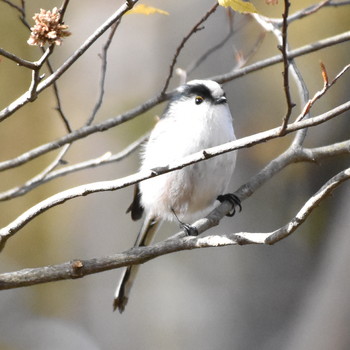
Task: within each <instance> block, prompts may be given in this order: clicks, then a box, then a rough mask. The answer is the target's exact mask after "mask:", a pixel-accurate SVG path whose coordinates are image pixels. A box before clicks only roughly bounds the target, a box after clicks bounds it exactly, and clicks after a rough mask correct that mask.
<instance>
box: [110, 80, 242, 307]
mask: <svg viewBox="0 0 350 350" xmlns="http://www.w3.org/2000/svg"><path fill="white" fill-rule="evenodd" d="M235 139H236V138H235V134H234V130H233V120H232V116H231V113H230V109H229V107H228V104H227V100H226V97H225V93H224V91H223V89H222V87H221V86H220V85H219V84H218V83H216V82H214V81H211V80H192V81H190V82H188V83H187V84H185V85H183V86H180V87H179V88H178V89H177V90H176V93H175V95H174V96H173V98H172V99H171V101H170V102H169V104H168V106H167V108H166V109H165V111H164V114H163V116H162V117H161V119H160V120H159V122H158V123H157V124H156V126H155V127H154V129H153V131H152V133H151V135H150V137H149V140H148V142H147V143H146V145H145V147H144V150H143V153H142V165H141V170H146V169H148V170H149V169H153V168H155V167H160V166H165V165H167V164H169V163H170V162H171V161H174V160H178V159H181V158H183V157H185V156H187V155H190V154H192V153H195V152H198V151H201V150H203V149H205V148H209V147H214V146H218V145H221V144H223V143H226V142H230V141H233V140H235ZM235 163H236V152H229V153H225V154H222V155H220V156H217V157H214V158H211V159H208V160H205V161H202V162H199V163H195V164H192V165H190V166H187V167H185V168H183V169H180V170H176V171H173V172H170V173H167V174H163V175H160V176H157V177H155V178H153V179H148V180H145V181H143V182H141V183H140V184H139V185H136V187H135V196H134V200H133V202H132V204H131V205H130V207H129V209H128V210H127V212H131V217H132V219H133V220H138V219H140V218H141V216H142V214H143V212H145V214H146V217H145V220H144V223H143V225H142V228H141V231H140V233H139V235H138V237H137V239H136V242H135V246H144V245H148V244H150V243H151V242H152V239H153V237H154V235H155V233H156V231H157V229H158V227H159V225H160V223H161V222H162V221H163V220H169V221H174V220H177V221H179V222H180V226H181V227H182V228H183V229H184V230H185V231H187V232H188V233H189V234H195V229H194V228H192V227H191V226H190V225H189V224H188V223H190V222H193V221H195V220H197V219H199V218H200V217H203V216H205V215H207V214H208V213H209V212H210V211H211V210H212V209H214V207H215V202H216V200H219V201H221V202H222V201H224V200H229V201H230V202H231V203H232V204H233V210H232V212H231V213H230V214H229V216H232V215H234V213H235V207H234V206H235V205H237V206H238V207H239V208H240V209H241V205H240V201H239V199H238V198H237V197H236V196H234V195H233V194H226V195H223V194H224V193H226V190H227V187H228V184H229V181H230V179H231V176H232V173H233V170H234V168H235ZM138 268H139V265H132V266H129V267H127V268H126V269H125V271H124V273H123V275H122V278H121V280H120V283H119V286H118V288H117V290H116V294H115V298H114V304H113V306H114V310H115V309H118V310H119V311H120V312H123V311H124V308H125V305H126V304H127V302H128V298H129V293H130V289H131V286H132V283H133V281H134V279H135V276H136V273H137V270H138Z"/></svg>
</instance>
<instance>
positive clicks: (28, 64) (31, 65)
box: [0, 48, 36, 69]
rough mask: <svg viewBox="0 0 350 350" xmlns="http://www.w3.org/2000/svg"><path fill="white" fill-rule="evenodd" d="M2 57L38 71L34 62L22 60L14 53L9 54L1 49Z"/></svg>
mask: <svg viewBox="0 0 350 350" xmlns="http://www.w3.org/2000/svg"><path fill="white" fill-rule="evenodd" d="M0 55H2V56H4V57H6V58H8V59H9V60H11V61H14V62H16V63H17V64H18V65H20V66H23V67H26V68H29V69H36V65H35V63H33V62H30V61H27V60H24V59H23V58H20V57H18V56H16V55H14V54H13V53H10V52H7V51H6V50H4V49H2V48H0Z"/></svg>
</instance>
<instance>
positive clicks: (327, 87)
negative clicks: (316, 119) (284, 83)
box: [297, 63, 350, 121]
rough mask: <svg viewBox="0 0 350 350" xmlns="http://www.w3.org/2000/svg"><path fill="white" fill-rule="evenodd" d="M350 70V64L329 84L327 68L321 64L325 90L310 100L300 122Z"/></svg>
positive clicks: (300, 117)
mask: <svg viewBox="0 0 350 350" xmlns="http://www.w3.org/2000/svg"><path fill="white" fill-rule="evenodd" d="M349 68H350V64H348V65H346V66H345V67H344V68H343V69H342V70H341V71H340V72H339V73H338V74H337V75H336V77H335V78H334V79H333V80H332V81H331V82H329V79H328V75H327V72H326V67H325V66H324V64H323V63H321V70H322V76H323V81H324V85H323V89H322V90H320V91H318V92H316V94H315V95H314V96H313V98H312V99H310V100H309V101H308V103H307V104H306V105H305V106H304V109H303V111H302V113H301V115H300V116H299V118H298V119H297V121H298V120H301V119H303V118H304V117H305V115H306V114H307V113H309V111H310V109H311V108H312V106H313V105H314V103H315V102H316V101H317V100H319V99H320V98H321V97H322V96H323V95H324V94H325V93H326V92H327V91H328V90H329V89H330V88H331V87H332V86H333V85H334V84H335V83H336V82H337V80H338V79H339V78H340V77H341V76H342V75H343V74H344V73H345V72H346V71H347V70H348V69H349Z"/></svg>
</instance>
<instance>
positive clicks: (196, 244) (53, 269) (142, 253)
mask: <svg viewBox="0 0 350 350" xmlns="http://www.w3.org/2000/svg"><path fill="white" fill-rule="evenodd" d="M349 179H350V168H348V169H345V170H344V171H342V172H340V173H339V174H337V175H336V176H334V177H333V178H332V179H330V180H329V181H328V182H327V183H326V184H325V185H324V186H322V188H321V189H320V190H319V191H318V192H317V193H316V194H314V195H313V196H312V197H311V198H310V199H309V200H308V201H307V202H306V203H305V204H304V206H303V207H302V208H301V210H299V212H298V213H297V215H296V216H295V217H294V218H293V219H292V220H291V221H290V222H289V223H288V224H286V225H285V226H283V227H281V228H279V229H278V230H275V231H273V232H271V233H248V232H239V233H231V234H223V235H210V236H205V237H201V236H196V237H194V236H185V237H181V233H180V234H177V235H175V236H173V237H171V238H169V239H167V240H165V241H162V242H159V243H156V244H152V245H149V246H143V247H136V248H131V249H129V250H128V251H126V252H124V253H119V254H114V255H110V256H107V257H101V258H93V259H88V260H78V259H76V260H73V261H70V262H66V263H63V264H58V265H51V266H45V267H39V268H31V269H24V270H20V271H16V272H8V273H2V274H0V289H2V290H4V289H12V288H19V287H25V286H31V285H36V284H40V283H47V282H53V281H60V280H68V279H75V278H81V277H84V276H87V275H90V274H94V273H98V272H102V271H108V270H111V269H116V268H120V267H123V266H129V265H134V264H141V263H144V262H146V261H149V260H151V259H154V258H156V257H159V256H162V255H165V254H170V253H174V252H178V251H182V250H191V249H199V248H208V247H221V246H228V245H246V244H270V245H271V244H274V243H276V242H278V241H280V240H281V239H283V238H286V237H287V236H289V235H290V234H291V233H293V232H294V231H295V230H296V229H297V228H298V227H299V226H300V225H301V224H302V223H303V222H304V221H305V220H306V219H307V217H308V216H309V215H310V214H311V212H312V211H313V210H314V209H315V208H316V207H317V206H318V205H319V203H320V202H321V201H323V200H324V199H325V198H326V197H327V196H329V195H330V194H331V193H332V192H333V191H334V190H335V189H336V188H337V187H339V186H340V185H341V184H342V183H344V182H345V181H347V180H349ZM215 211H216V210H214V211H213V212H212V213H211V214H209V215H208V218H209V217H210V216H211V215H213V214H214V215H215ZM212 222H213V225H215V224H216V221H215V219H214V220H213V221H212ZM200 225H201V220H199V221H197V225H196V227H198V226H200ZM182 235H183V233H182Z"/></svg>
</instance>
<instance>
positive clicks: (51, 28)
mask: <svg viewBox="0 0 350 350" xmlns="http://www.w3.org/2000/svg"><path fill="white" fill-rule="evenodd" d="M60 18H61V14H60V12H59V10H58V9H57V7H55V8H54V9H53V10H52V11H50V10H48V11H47V10H43V9H40V13H36V14H35V15H34V16H33V19H34V21H35V25H34V26H33V27H31V28H30V30H31V34H30V37H29V39H28V41H27V43H28V44H29V45H38V46H44V45H45V44H46V43H48V44H50V45H51V44H53V43H55V44H56V45H61V44H62V39H63V38H64V37H66V36H69V35H70V34H71V33H70V32H69V31H67V28H68V26H66V25H64V24H61V23H60Z"/></svg>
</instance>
